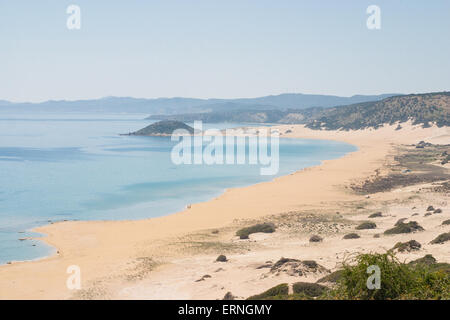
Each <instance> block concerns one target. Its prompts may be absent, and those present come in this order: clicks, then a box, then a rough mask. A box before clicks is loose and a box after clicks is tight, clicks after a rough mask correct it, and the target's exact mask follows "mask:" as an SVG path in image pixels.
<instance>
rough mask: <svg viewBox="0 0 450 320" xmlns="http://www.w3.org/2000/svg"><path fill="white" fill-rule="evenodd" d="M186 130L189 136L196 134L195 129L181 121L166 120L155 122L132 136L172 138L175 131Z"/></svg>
mask: <svg viewBox="0 0 450 320" xmlns="http://www.w3.org/2000/svg"><path fill="white" fill-rule="evenodd" d="M178 129H184V130H186V131H187V132H189V134H193V133H194V128H192V127H190V126H188V125H187V124H185V123H183V122H181V121H172V120H165V121H159V122H155V123H153V124H151V125H149V126H147V127H145V128H143V129H141V130H138V131H135V132H132V133H130V134H129V135H131V136H170V135H171V134H172V133H173V132H174V131H175V130H178Z"/></svg>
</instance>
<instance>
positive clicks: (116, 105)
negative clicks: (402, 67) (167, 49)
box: [0, 93, 394, 115]
mask: <svg viewBox="0 0 450 320" xmlns="http://www.w3.org/2000/svg"><path fill="white" fill-rule="evenodd" d="M393 95H394V94H383V95H374V96H363V95H356V96H352V97H338V96H331V95H313V94H299V93H292V94H280V95H274V96H266V97H259V98H244V99H194V98H158V99H136V98H129V97H106V98H101V99H93V100H77V101H46V102H42V103H11V102H8V101H0V112H1V111H7V112H23V111H25V112H89V113H104V112H109V113H145V114H163V115H168V114H183V113H194V112H195V113H204V112H228V111H233V110H287V109H306V108H310V107H324V108H328V107H333V106H337V105H346V104H352V103H360V102H367V101H375V100H381V99H384V98H386V97H388V96H393Z"/></svg>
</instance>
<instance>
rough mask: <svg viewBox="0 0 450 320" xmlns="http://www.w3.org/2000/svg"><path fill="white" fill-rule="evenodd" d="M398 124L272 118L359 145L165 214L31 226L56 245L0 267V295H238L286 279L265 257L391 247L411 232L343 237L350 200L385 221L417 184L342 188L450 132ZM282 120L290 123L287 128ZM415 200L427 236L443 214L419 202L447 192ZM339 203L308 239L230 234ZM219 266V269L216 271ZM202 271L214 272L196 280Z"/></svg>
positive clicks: (327, 257)
mask: <svg viewBox="0 0 450 320" xmlns="http://www.w3.org/2000/svg"><path fill="white" fill-rule="evenodd" d="M402 126H403V129H402V130H399V131H396V130H395V128H396V126H395V125H394V126H386V127H383V128H380V129H378V130H372V129H367V130H359V131H349V132H344V131H315V130H309V129H306V128H304V127H303V126H301V125H283V126H277V127H276V128H278V129H279V130H280V132H281V133H283V135H282V136H283V137H293V138H294V137H295V138H309V139H330V140H339V141H345V142H348V143H351V144H354V145H356V146H358V148H359V150H358V151H356V152H353V153H351V154H348V155H346V156H344V157H343V158H340V159H336V160H330V161H324V162H323V163H322V165H320V166H316V167H312V168H307V169H304V170H301V171H298V172H296V173H294V174H291V175H288V176H284V177H280V178H277V179H275V180H274V181H271V182H266V183H260V184H257V185H253V186H250V187H245V188H236V189H230V190H228V191H226V192H225V193H224V194H223V195H221V196H219V197H217V198H216V199H213V200H211V201H208V202H204V203H197V204H193V205H192V206H191V208H190V209H187V210H185V211H183V212H179V213H175V214H173V215H170V216H166V217H161V218H154V219H147V220H141V221H98V222H79V221H68V222H60V223H54V224H51V225H47V226H44V227H41V228H38V229H37V230H36V231H38V232H42V233H44V234H46V235H47V236H46V237H45V238H43V240H44V241H45V242H47V243H49V244H51V245H53V246H55V247H56V248H57V249H58V254H56V255H55V256H52V257H49V258H46V259H42V260H39V261H33V262H13V263H12V264H9V265H5V266H1V267H0V299H17V298H20V299H68V298H87V299H89V298H120V299H128V298H138V299H152V298H159V299H173V298H176V299H183V298H186V299H198V298H206V299H209V298H211V299H216V298H220V297H222V296H223V294H225V292H227V291H232V292H233V293H234V294H236V295H238V296H240V297H245V296H248V295H250V294H254V293H257V292H260V291H261V290H262V289H265V288H268V287H270V286H271V285H272V284H278V283H281V282H282V280H286V281H288V280H289V281H291V280H292V279H291V278H289V276H284V275H282V276H281V277H277V278H274V277H272V276H267V277H264V274H265V272H267V270H259V269H255V266H257V265H258V264H261V263H264V262H265V261H266V260H272V261H273V260H274V259H278V258H280V257H282V256H285V257H299V256H302V257H305V258H311V259H315V260H317V261H320V263H321V264H323V265H324V266H325V267H327V268H329V269H333V268H335V266H336V263H337V262H338V261H339V259H342V257H343V255H344V254H345V253H346V252H350V251H355V250H360V251H361V250H370V249H373V250H380V248H383V247H386V248H390V247H392V243H395V241H396V240H398V239H403V240H405V239H409V237H407V236H395V237H392V238H389V237H383V238H381V239H375V238H373V235H371V234H370V233H371V232H372V230H371V231H370V232H369V233H367V234H365V235H364V236H363V237H361V238H360V239H357V240H352V242H351V245H349V242H345V241H341V237H342V232H346V231H348V230H351V229H352V228H353V225H352V224H351V221H358V220H360V219H363V218H364V217H365V215H366V213H367V212H366V211H364V212H362V211H361V210H360V211H358V210H354V208H353V207H352V206H353V205H354V203H356V202H358V201H360V202H361V201H366V202H368V204H366V207H365V208H366V209H365V210H372V208H373V210H375V209H376V208H378V207H383V208H384V210H385V214H386V215H387V216H386V217H385V218H382V219H381V220H380V226H382V227H388V226H390V225H392V224H393V223H394V222H395V221H396V219H398V218H399V217H403V216H405V217H406V216H408V217H409V216H410V215H411V212H410V209H411V207H412V203H413V201H412V200H411V201H409V202H408V203H405V204H403V202H402V201H406V199H408V197H410V196H411V195H412V194H414V192H415V191H416V189H414V188H419V186H415V187H414V188H412V187H411V188H409V189H408V188H406V189H402V190H396V191H395V192H389V193H386V194H385V193H383V194H376V195H373V196H371V198H370V199H367V198H366V197H365V196H363V195H358V194H355V193H354V192H350V190H349V189H348V186H349V185H350V184H351V183H356V182H359V181H361V180H362V179H365V178H366V177H368V176H370V175H373V174H374V172H375V170H377V169H380V168H383V167H384V166H385V165H386V164H389V163H392V162H393V161H394V160H393V155H394V154H395V150H396V149H395V148H396V147H397V146H399V145H402V144H412V143H417V142H419V141H420V140H425V141H429V142H432V143H435V144H439V143H441V144H442V143H449V134H450V131H449V129H448V128H446V127H444V128H437V127H431V128H421V127H417V126H412V125H411V124H408V125H402ZM288 129H289V130H291V132H290V133H285V132H286V131H287V130H288ZM422 187H423V186H422ZM414 201H416V202H417V203H415V206H416V207H417V208H418V209H417V210H418V211H420V212H421V217H420V220H419V219H418V221H419V222H420V223H423V225H424V227H425V229H426V230H427V231H426V232H424V233H421V234H420V235H417V237H415V238H417V239H416V240H418V241H419V242H421V241H422V242H424V243H427V242H428V241H429V240H431V238H433V236H434V235H435V234H436V233H437V232H439V231H440V230H441V229H443V228H444V227H442V228H441V227H438V225H439V221H438V220H441V217H438V218H437V217H435V216H433V217H432V218H430V219H426V218H425V217H422V216H423V211H424V209H423V208H424V206H425V205H426V204H428V202H430V201H432V202H433V203H435V204H438V205H439V206H440V207H441V208H443V209H444V213H443V215H442V217H447V219H448V213H449V210H448V209H449V208H448V203H447V201H448V198H443V197H442V196H437V195H433V194H427V195H424V197H423V198H420V199H416V200H414ZM347 205H348V207H347ZM337 211H339V212H340V213H341V215H340V216H342V219H343V220H342V221H344V220H345V221H347V220H348V221H350V222H349V223H348V225H346V224H345V223H343V222H342V223H343V224H344V226H343V227H342V228H341V229H340V230H339V231H338V232H335V233H334V234H331V235H330V236H329V237H327V238H325V241H324V242H323V243H320V244H317V245H314V246H311V245H310V244H309V243H308V242H307V239H308V237H309V234H308V233H307V232H306V233H302V232H299V233H298V234H297V235H295V236H292V234H291V233H290V231H289V230H288V229H287V231H286V232H285V233H283V232H279V233H278V232H276V233H274V234H273V235H270V236H267V235H259V234H257V235H254V236H252V237H253V238H252V240H250V241H238V240H236V239H235V238H234V232H235V229H236V228H237V226H238V225H240V224H242V223H244V222H245V221H248V220H251V219H254V220H261V219H266V217H267V216H270V215H275V216H276V215H280V214H283V213H288V212H310V213H311V214H314V212H317V213H320V214H323V215H328V216H332V215H336V212H337ZM358 212H359V213H358ZM339 221H340V220H339ZM339 223H340V222H339ZM213 229H220V232H219V234H218V235H217V236H216V238H211V237H212V236H211V230H213ZM447 229H448V227H447ZM428 230H429V231H428ZM373 232H378V231H373ZM294 234H295V233H294ZM258 237H259V238H258ZM205 239H206V240H205ZM443 248H444V246H431V245H427V246H426V248H425V249H424V250H426V252H429V253H433V255H435V256H436V258H439V259H441V260H443V261H447V262H450V256H449V253H448V251H449V250H445V249H443ZM249 250H250V251H249ZM222 251H226V252H230V254H229V257H230V261H229V262H227V263H224V264H223V266H221V265H220V263H214V262H213V261H214V259H215V257H216V256H217V253H218V252H222ZM421 253H422V252H421ZM71 265H77V266H79V267H80V268H81V277H82V290H80V291H73V290H69V289H68V288H67V286H66V280H67V278H68V276H69V275H68V274H67V273H66V270H67V268H68V266H71ZM219 268H223V269H225V270H224V271H222V270H219V271H217V270H218V269H219ZM255 270H257V271H255ZM216 271H217V272H216ZM205 274H208V275H212V278H211V279H206V280H204V281H199V282H195V280H198V279H199V278H201V277H202V276H203V275H205ZM283 277H285V278H286V279H284V278H283ZM311 279H313V280H314V279H315V278H314V277H312V278H311ZM291 282H292V281H291Z"/></svg>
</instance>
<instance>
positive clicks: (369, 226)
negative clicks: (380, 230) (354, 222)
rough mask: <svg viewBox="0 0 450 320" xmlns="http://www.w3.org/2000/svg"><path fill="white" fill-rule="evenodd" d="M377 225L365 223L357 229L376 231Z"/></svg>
mask: <svg viewBox="0 0 450 320" xmlns="http://www.w3.org/2000/svg"><path fill="white" fill-rule="evenodd" d="M376 227H377V225H376V224H375V223H374V222H363V223H361V224H360V225H359V226H357V227H356V230H366V229H375V228H376Z"/></svg>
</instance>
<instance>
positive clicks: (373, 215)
mask: <svg viewBox="0 0 450 320" xmlns="http://www.w3.org/2000/svg"><path fill="white" fill-rule="evenodd" d="M382 216H383V214H382V213H381V212H375V213H372V214H371V215H370V216H369V218H379V217H382Z"/></svg>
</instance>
